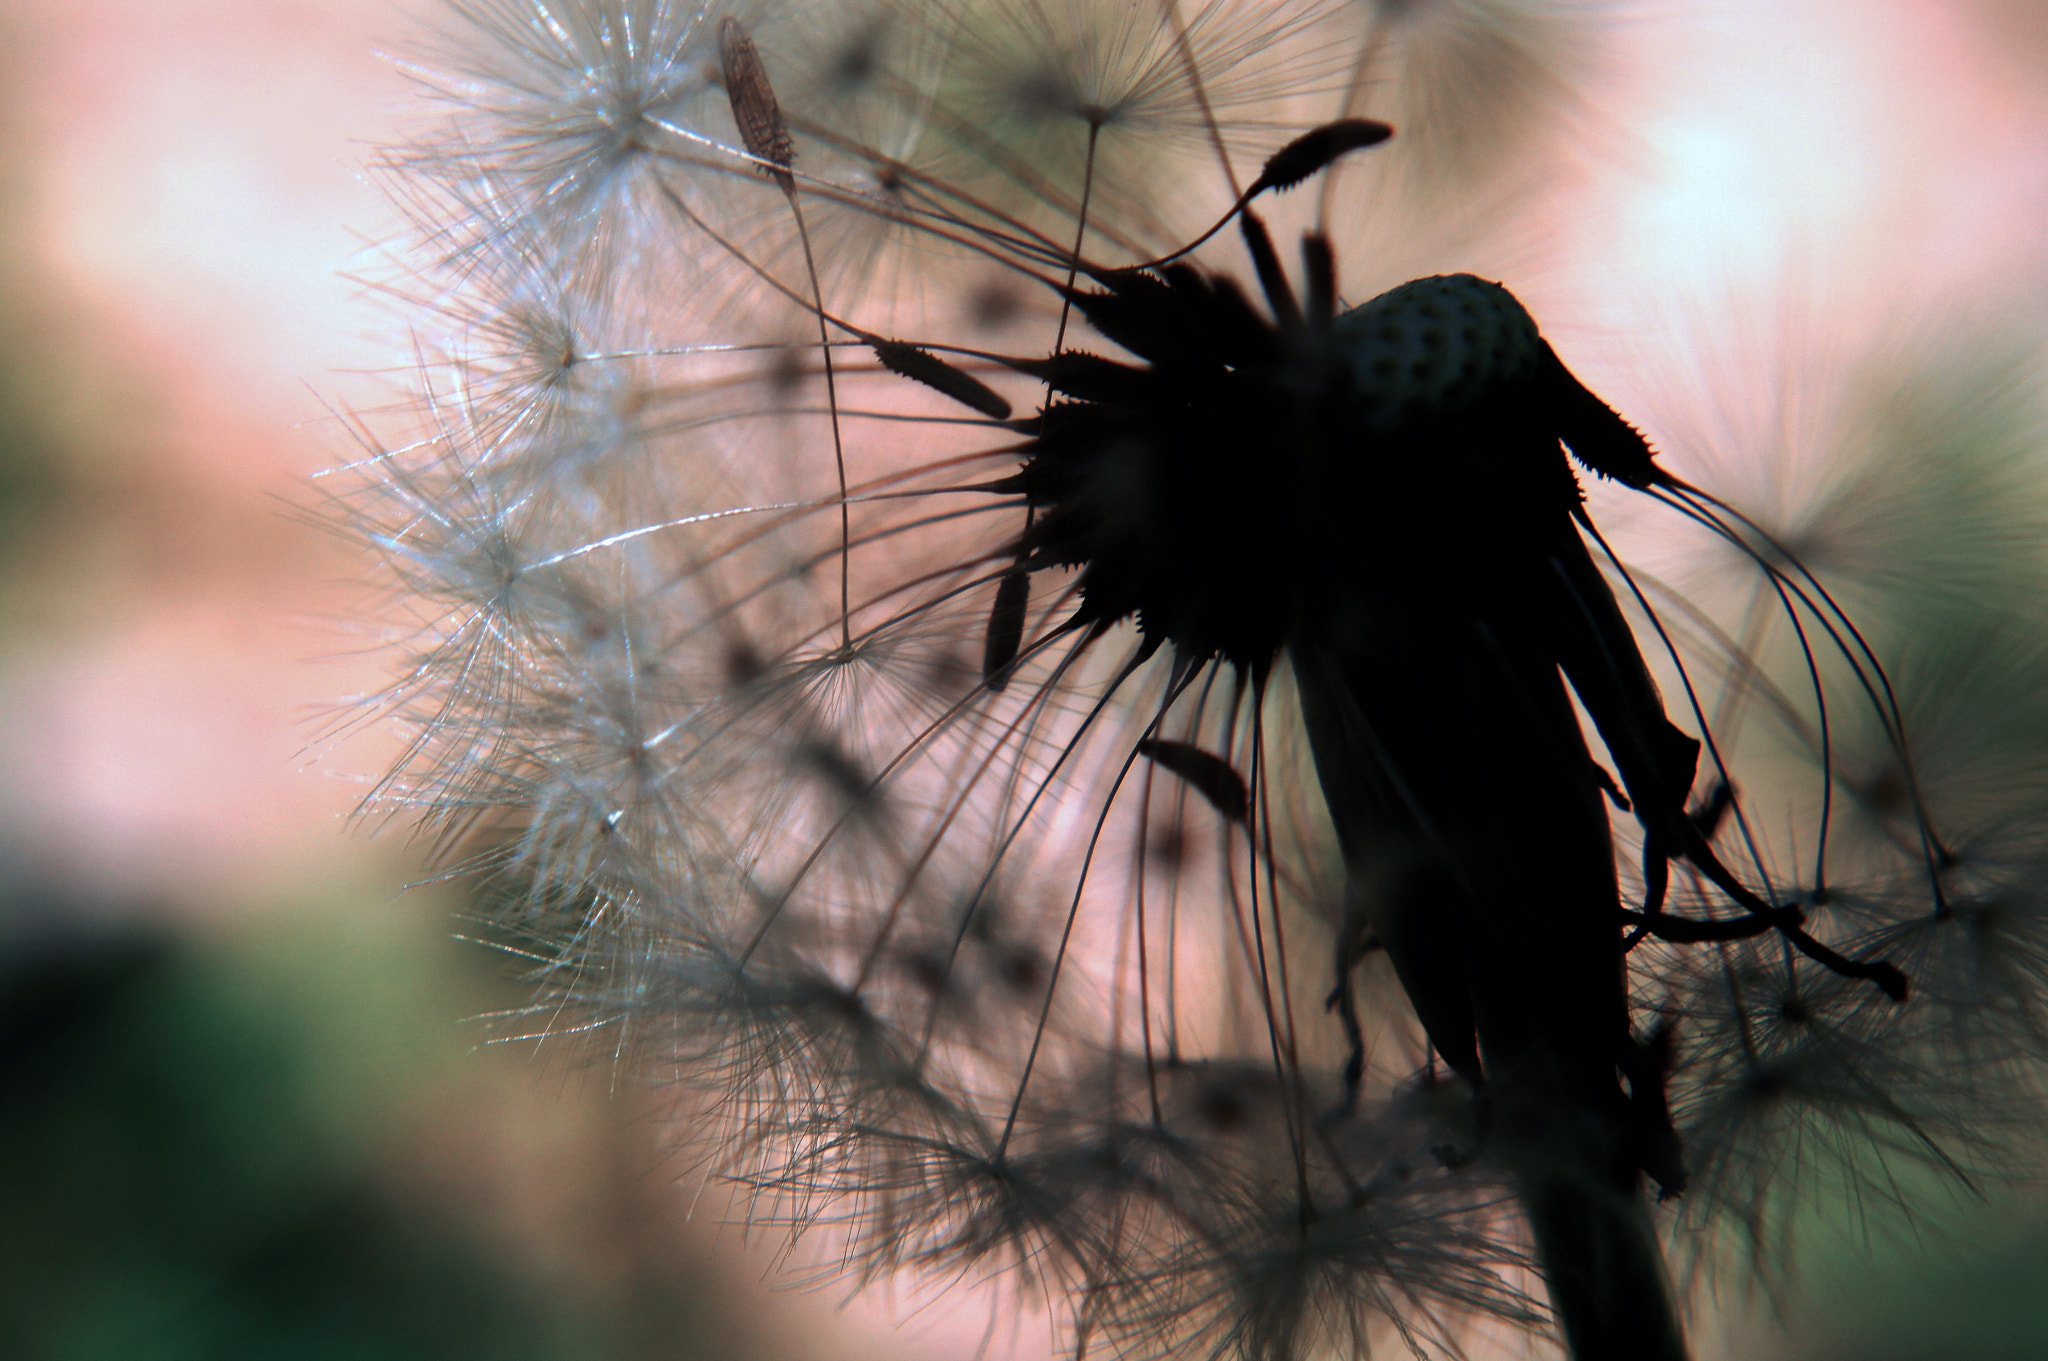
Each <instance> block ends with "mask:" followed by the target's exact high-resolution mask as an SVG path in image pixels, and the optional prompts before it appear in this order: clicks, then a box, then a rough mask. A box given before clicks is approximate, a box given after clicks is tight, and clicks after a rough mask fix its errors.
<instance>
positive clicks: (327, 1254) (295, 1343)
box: [0, 924, 747, 1361]
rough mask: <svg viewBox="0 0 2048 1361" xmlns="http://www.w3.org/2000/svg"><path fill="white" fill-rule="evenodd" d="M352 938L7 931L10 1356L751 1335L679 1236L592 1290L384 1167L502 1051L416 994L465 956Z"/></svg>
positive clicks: (159, 1357) (732, 1349) (150, 1357)
mask: <svg viewBox="0 0 2048 1361" xmlns="http://www.w3.org/2000/svg"><path fill="white" fill-rule="evenodd" d="M350 934H351V935H352V936H353V937H354V939H355V945H354V946H353V948H352V947H351V946H350V945H349V943H348V938H347V937H344V936H342V935H341V934H340V933H338V932H337V931H336V930H334V929H333V928H332V927H329V928H327V929H323V930H317V931H309V930H308V929H306V927H305V926H304V925H303V924H302V925H300V926H298V927H290V926H285V925H280V924H272V925H268V926H265V927H262V928H260V929H258V930H256V931H254V932H251V933H249V936H248V937H247V938H242V939H238V940H237V942H236V943H235V944H234V945H233V947H232V948H223V947H219V946H208V945H205V944H203V943H200V942H195V941H191V940H186V941H183V942H178V943H173V942H171V941H169V940H168V939H166V938H162V937H156V936H146V937H129V938H124V939H120V940H117V941H112V942H109V941H98V942H95V943H91V944H89V945H79V944H77V943H76V942H72V943H69V944H66V945H64V946H62V947H61V948H54V949H53V948H49V947H47V946H45V947H43V948H37V949H34V950H24V949H20V948H16V949H13V950H11V951H8V952H5V953H7V954H8V955H11V958H9V959H6V960H5V961H4V962H0V1166H4V1167H5V1168H7V1169H8V1171H7V1174H6V1183H7V1185H6V1189H5V1191H4V1193H0V1356H5V1357H9V1358H23V1359H28V1358H33V1359H34V1361H184V1358H193V1359H194V1361H197V1359H198V1358H238V1359H239V1358H251V1359H259V1358H277V1359H278V1361H285V1359H286V1358H290V1361H372V1358H376V1359H378V1361H407V1359H409V1358H420V1359H421V1361H461V1359H462V1358H470V1357H475V1358H492V1359H493V1361H529V1359H530V1361H580V1359H581V1358H593V1361H594V1359H595V1358H600V1357H603V1358H629V1357H656V1356H660V1357H687V1356H694V1355H718V1356H721V1357H726V1356H736V1355H744V1354H745V1353H746V1350H747V1349H746V1348H745V1347H743V1346H740V1345H738V1343H739V1341H740V1339H739V1338H738V1337H737V1336H736V1335H735V1334H734V1333H733V1332H732V1330H731V1329H729V1328H728V1327H726V1326H724V1325H723V1323H722V1321H721V1320H720V1319H719V1318H718V1317H716V1316H715V1313H714V1311H713V1310H712V1309H711V1308H710V1307H709V1306H708V1305H706V1304H704V1303H703V1287H702V1283H701V1282H699V1281H697V1280H695V1279H694V1278H693V1277H692V1275H691V1269H690V1264H689V1263H688V1262H687V1261H686V1260H684V1259H683V1258H682V1255H681V1254H680V1253H678V1254H677V1255H676V1257H675V1259H674V1260H669V1261H663V1260H658V1259H659V1258H660V1256H661V1255H662V1254H661V1253H659V1252H658V1251H655V1252H650V1251H649V1250H648V1245H647V1244H646V1243H645V1242H642V1243H639V1244H630V1243H629V1244H628V1247H629V1253H628V1255H629V1256H634V1255H635V1254H634V1253H633V1252H632V1251H630V1249H633V1248H637V1249H638V1252H637V1260H634V1261H631V1262H629V1263H628V1270H627V1272H626V1275H627V1277H628V1280H627V1281H626V1288H624V1289H621V1290H613V1291H608V1292H604V1293H602V1294H601V1295H600V1296H598V1297H595V1298H592V1297H579V1295H578V1293H577V1292H575V1291H574V1290H573V1289H570V1288H565V1284H564V1282H562V1281H561V1280H558V1279H551V1278H550V1277H549V1276H548V1275H547V1274H545V1273H543V1272H539V1271H536V1270H535V1269H534V1268H533V1266H532V1265H531V1263H530V1262H522V1261H521V1260H520V1257H519V1254H517V1253H513V1252H508V1251H506V1250H504V1248H503V1246H502V1245H500V1244H498V1243H495V1242H493V1241H492V1240H491V1238H490V1235H489V1232H488V1230H486V1229H485V1228H484V1227H483V1226H482V1225H480V1224H479V1223H477V1222H475V1218H476V1217H475V1216H474V1215H473V1214H469V1213H466V1212H465V1209H464V1207H463V1206H462V1205H461V1204H459V1203H455V1202H444V1201H443V1200H441V1199H439V1198H436V1197H432V1196H428V1195H422V1194H421V1193H420V1191H419V1189H418V1188H417V1186H411V1187H407V1186H406V1185H405V1184H404V1183H405V1181H406V1179H405V1178H403V1177H396V1176H393V1175H392V1173H393V1170H394V1165H396V1164H402V1163H404V1162H405V1161H406V1160H407V1157H408V1154H409V1153H411V1152H417V1151H419V1150H417V1148H416V1147H413V1146H410V1145H409V1144H408V1140H412V1139H416V1138H417V1137H419V1125H418V1122H417V1121H414V1120H408V1119H406V1118H405V1117H406V1115H407V1113H408V1112H414V1111H417V1109H418V1108H419V1107H420V1106H421V1105H422V1103H426V1104H429V1105H431V1104H433V1103H435V1102H443V1103H446V1102H455V1103H460V1102H461V1101H462V1100H463V1099H464V1097H465V1095H468V1094H473V1093H474V1089H475V1088H476V1087H477V1085H478V1084H477V1083H476V1081H475V1080H474V1074H473V1072H472V1073H470V1074H468V1075H465V1074H463V1072H462V1067H461V1065H465V1064H466V1065H470V1066H471V1067H472V1068H473V1067H474V1066H475V1065H479V1064H483V1065H485V1066H487V1067H490V1068H493V1069H496V1071H499V1072H503V1071H504V1070H503V1069H502V1068H497V1066H496V1065H490V1064H489V1063H488V1061H487V1059H486V1058H485V1057H484V1056H481V1055H478V1054H475V1053H474V1052H465V1045H464V1043H462V1042H459V1041H458V1042H455V1043H450V1041H451V1040H456V1037H457V1032H456V1029H455V1026H454V1024H453V1022H452V1020H451V1018H450V1016H449V1015H447V1014H445V1013H442V1012H440V1011H439V1010H438V1008H436V1007H434V1006H431V1005H423V1000H424V999H425V998H426V997H428V996H432V995H433V994H431V993H429V992H427V991H426V989H427V987H428V986H429V985H432V984H433V983H434V982H436V980H435V979H434V978H433V977H432V974H433V973H434V971H435V970H434V967H433V966H431V965H428V964H425V963H423V961H434V962H435V963H436V964H439V963H445V957H446V951H437V950H435V949H433V948H432V946H431V944H429V945H428V946H427V948H424V949H421V948H419V942H418V941H417V940H416V939H414V940H408V941H405V942H403V943H401V942H395V941H393V940H390V939H388V938H387V939H384V940H382V941H378V940H376V939H375V937H376V935H377V933H375V932H367V933H366V932H363V931H361V930H360V929H358V930H356V931H354V932H352V933H350ZM412 934H414V935H415V936H416V935H417V933H412ZM366 935H367V936H369V937H371V943H370V944H369V945H368V946H365V945H364V944H363V938H364V937H365V936H366ZM387 936H388V933H387ZM439 982H440V985H441V989H442V992H443V994H456V995H461V994H468V995H470V996H472V997H473V996H474V994H475V991H476V983H475V980H474V979H467V980H464V979H455V980H450V979H447V978H445V977H444V978H442V979H440V980H439ZM444 1079H445V1080H446V1082H445V1084H444V1085H447V1086H449V1088H450V1089H449V1090H444V1091H440V1092H437V1091H436V1084H437V1083H440V1082H443V1081H444ZM529 1104H533V1103H529ZM428 1128H432V1122H429V1125H428ZM458 1156H460V1155H459V1154H458ZM593 1156H594V1157H598V1158H602V1157H604V1156H605V1152H604V1150H603V1149H601V1148H600V1149H598V1150H595V1151H594V1153H593ZM634 1172H635V1173H636V1174H642V1173H644V1172H645V1169H644V1168H636V1169H634ZM659 1189H661V1188H660V1187H659V1186H655V1187H651V1188H650V1190H653V1191H658V1190H659ZM656 1198H658V1197H656ZM591 1208H592V1212H593V1213H595V1214H598V1215H602V1214H603V1213H604V1209H603V1207H601V1206H599V1207H591ZM631 1237H632V1233H631V1228H630V1226H625V1227H623V1228H621V1229H620V1230H619V1232H617V1233H607V1234H606V1235H605V1237H604V1241H605V1242H606V1244H607V1245H611V1244H614V1243H616V1242H618V1241H619V1240H620V1239H622V1238H623V1239H630V1238H631Z"/></svg>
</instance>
